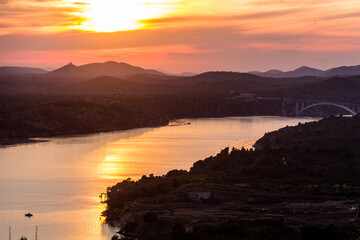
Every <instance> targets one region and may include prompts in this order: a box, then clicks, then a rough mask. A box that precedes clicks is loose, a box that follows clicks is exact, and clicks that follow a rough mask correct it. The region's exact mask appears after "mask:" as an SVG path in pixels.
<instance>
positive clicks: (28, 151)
mask: <svg viewBox="0 0 360 240" xmlns="http://www.w3.org/2000/svg"><path fill="white" fill-rule="evenodd" d="M310 120H313V119H296V118H281V117H271V118H268V117H244V118H225V119H191V120H188V121H190V122H191V124H190V125H182V126H175V127H161V128H147V129H133V130H129V131H119V132H114V133H104V134H94V135H88V136H81V137H71V138H70V137H68V138H54V139H50V141H49V142H45V143H38V144H31V145H19V146H14V147H10V148H5V149H0V192H1V193H2V194H3V196H7V197H6V198H3V199H2V200H1V202H0V216H6V218H5V217H4V218H0V239H6V238H7V237H8V236H7V231H6V230H7V229H8V227H9V226H10V225H11V226H13V229H14V231H15V229H17V232H16V234H22V235H26V236H33V235H31V234H32V233H33V229H34V228H33V227H34V226H39V232H40V234H41V239H52V240H63V239H69V240H72V239H77V240H88V239H94V240H106V239H110V238H111V236H112V235H113V234H114V232H115V231H116V229H115V230H114V229H110V228H109V227H108V226H107V225H104V224H102V223H103V222H104V218H101V217H100V215H101V212H102V211H104V210H105V207H106V205H104V204H100V198H99V194H101V193H102V192H105V191H106V188H107V187H108V186H112V185H114V184H116V183H117V182H119V181H121V180H124V179H127V178H128V177H131V178H133V179H134V180H136V179H138V178H140V177H141V176H142V175H148V174H154V175H162V174H166V173H167V172H168V171H169V170H172V169H185V170H189V169H190V167H191V166H192V164H193V163H194V162H195V161H197V160H200V159H204V158H206V157H208V156H210V155H212V154H216V153H218V152H219V151H220V150H221V149H223V148H224V147H232V146H234V145H235V146H238V144H237V143H239V142H243V143H247V144H248V145H251V142H252V140H253V139H257V138H259V137H261V136H262V135H263V134H264V133H265V132H268V131H271V130H275V129H278V128H280V127H284V126H285V125H296V124H297V123H298V122H299V121H301V122H305V121H310ZM29 211H30V212H32V213H34V217H33V218H32V219H25V218H24V213H27V212H29ZM1 227H6V229H5V231H1V229H2V228H1ZM14 236H15V232H14ZM17 236H18V235H16V238H15V239H19V238H20V237H21V236H19V237H17ZM28 239H29V238H28Z"/></svg>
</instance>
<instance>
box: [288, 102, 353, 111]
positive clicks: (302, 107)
mask: <svg viewBox="0 0 360 240" xmlns="http://www.w3.org/2000/svg"><path fill="white" fill-rule="evenodd" d="M293 101H294V102H295V113H296V115H298V114H300V113H302V112H304V111H306V110H307V109H309V108H313V107H316V106H322V105H327V106H335V107H338V108H341V109H344V110H345V111H347V112H348V113H350V114H351V115H356V114H357V113H359V112H360V105H358V104H351V103H332V102H315V101H308V100H293Z"/></svg>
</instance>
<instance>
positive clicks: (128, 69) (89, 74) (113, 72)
mask: <svg viewBox="0 0 360 240" xmlns="http://www.w3.org/2000/svg"><path fill="white" fill-rule="evenodd" d="M135 74H154V75H164V74H163V73H161V72H159V71H156V70H152V69H144V68H141V67H136V66H132V65H130V64H127V63H123V62H120V63H118V62H114V61H108V62H104V63H90V64H85V65H80V66H75V65H74V64H72V63H69V64H67V65H65V66H63V67H61V68H58V69H56V70H54V71H51V72H49V73H47V74H46V75H47V76H48V77H57V78H96V77H100V76H105V75H106V76H112V77H126V76H131V75H135Z"/></svg>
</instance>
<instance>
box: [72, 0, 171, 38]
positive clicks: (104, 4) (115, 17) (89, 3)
mask: <svg viewBox="0 0 360 240" xmlns="http://www.w3.org/2000/svg"><path fill="white" fill-rule="evenodd" d="M172 3H174V1H169V0H85V1H82V2H81V4H82V5H83V11H82V12H79V13H77V15H79V16H81V17H83V18H84V21H83V22H82V23H81V24H80V25H77V26H72V27H70V28H72V29H81V30H86V31H96V32H115V31H126V30H133V29H139V28H144V27H146V25H145V24H144V23H141V22H140V21H141V20H145V19H151V18H159V17H162V16H164V15H166V14H169V13H171V12H172V11H173V7H172Z"/></svg>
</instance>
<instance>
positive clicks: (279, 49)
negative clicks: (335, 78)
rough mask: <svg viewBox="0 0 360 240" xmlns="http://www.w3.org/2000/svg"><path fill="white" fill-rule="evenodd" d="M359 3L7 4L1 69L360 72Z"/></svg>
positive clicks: (1, 25)
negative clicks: (103, 65)
mask: <svg viewBox="0 0 360 240" xmlns="http://www.w3.org/2000/svg"><path fill="white" fill-rule="evenodd" d="M357 5H358V1H357V0H332V1H327V0H319V1H316V2H314V1H311V0H303V1H280V0H242V1H239V0H224V1H222V2H219V1H216V0H192V1H190V0H84V1H81V2H77V1H76V0H41V1H39V0H2V1H1V0H0V29H1V31H0V65H20V66H37V67H44V68H56V67H60V66H62V65H63V64H65V63H67V62H75V63H77V64H83V63H88V62H104V61H108V60H114V61H118V62H129V63H131V64H133V65H137V66H141V67H144V68H155V69H156V68H161V69H164V70H166V71H171V72H182V71H189V72H201V71H206V70H232V71H251V70H268V69H272V68H277V69H282V70H290V69H295V68H296V67H298V66H303V65H309V66H312V67H315V68H320V69H326V68H330V67H335V66H340V65H358V64H360V24H359V23H360V9H359V8H357Z"/></svg>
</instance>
